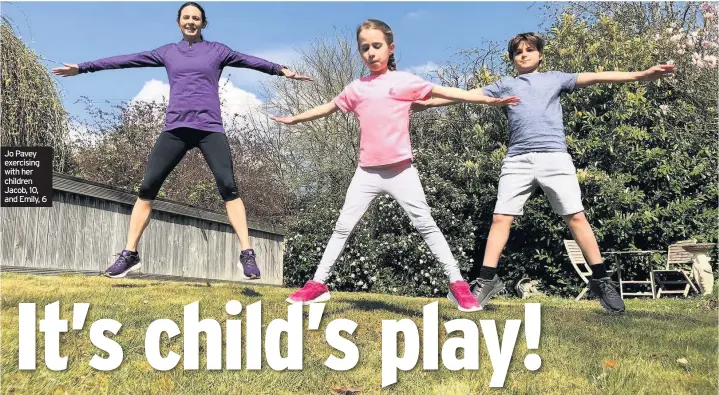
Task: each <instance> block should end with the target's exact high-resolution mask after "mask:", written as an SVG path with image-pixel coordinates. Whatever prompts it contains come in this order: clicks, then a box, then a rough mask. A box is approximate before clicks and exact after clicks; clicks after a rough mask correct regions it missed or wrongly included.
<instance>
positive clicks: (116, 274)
mask: <svg viewBox="0 0 719 395" xmlns="http://www.w3.org/2000/svg"><path fill="white" fill-rule="evenodd" d="M139 268H140V255H139V254H138V253H137V252H134V253H133V252H131V251H128V250H122V252H121V253H120V256H119V257H118V258H117V260H116V261H115V263H113V264H112V265H111V266H110V267H108V268H107V269H106V270H105V272H104V273H103V275H105V276H106V277H110V278H120V277H125V276H126V275H127V273H129V272H131V271H134V270H137V269H139Z"/></svg>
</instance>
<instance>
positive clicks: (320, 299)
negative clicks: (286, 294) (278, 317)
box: [285, 292, 330, 305]
mask: <svg viewBox="0 0 719 395" xmlns="http://www.w3.org/2000/svg"><path fill="white" fill-rule="evenodd" d="M285 300H287V303H302V304H303V305H308V304H312V303H321V302H326V301H328V300H330V293H329V292H325V293H323V294H322V295H320V296H318V297H316V298H314V299H312V300H308V301H305V302H300V301H299V300H292V299H290V298H287V299H285Z"/></svg>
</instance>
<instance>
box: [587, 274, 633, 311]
mask: <svg viewBox="0 0 719 395" xmlns="http://www.w3.org/2000/svg"><path fill="white" fill-rule="evenodd" d="M617 288H618V287H617V284H616V283H615V282H613V281H612V280H611V279H610V278H609V277H602V278H600V279H594V278H593V279H591V280H589V290H590V291H592V293H593V294H594V295H596V296H597V297H599V304H601V305H602V307H604V309H605V310H607V311H608V312H610V313H617V314H619V313H623V312H624V300H622V297H621V295H619V290H618V289H617Z"/></svg>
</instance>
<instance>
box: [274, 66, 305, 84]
mask: <svg viewBox="0 0 719 395" xmlns="http://www.w3.org/2000/svg"><path fill="white" fill-rule="evenodd" d="M280 72H281V73H282V75H284V76H285V77H287V78H289V79H293V80H297V81H312V77H308V76H306V75H300V74H297V73H296V72H294V71H292V70H290V69H286V68H284V67H283V68H282V70H281V71H280Z"/></svg>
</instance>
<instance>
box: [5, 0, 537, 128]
mask: <svg viewBox="0 0 719 395" xmlns="http://www.w3.org/2000/svg"><path fill="white" fill-rule="evenodd" d="M181 4H182V2H30V3H22V2H20V3H6V2H3V6H2V13H3V15H5V16H8V17H10V18H12V20H13V21H14V23H15V26H16V29H17V31H18V32H19V34H20V35H21V36H22V38H23V40H24V41H25V42H26V43H27V45H28V46H29V47H30V48H32V49H33V50H35V51H36V52H37V53H38V54H39V55H41V56H42V57H43V58H45V59H48V61H46V62H45V64H46V66H47V67H48V69H51V68H53V67H57V66H59V64H57V63H53V61H56V62H66V63H80V62H83V61H88V60H95V59H99V58H103V57H108V56H113V55H121V54H128V53H134V52H140V51H144V50H149V49H153V48H157V47H160V46H162V45H165V44H167V43H170V42H177V41H179V40H180V39H181V35H180V31H179V29H178V27H177V24H176V23H175V19H176V17H177V9H178V7H179V6H180V5H181ZM200 4H202V5H203V7H204V8H205V11H206V12H207V18H208V20H209V22H210V25H209V27H208V28H207V29H206V30H205V31H204V35H205V38H206V39H207V40H211V41H219V42H222V43H224V44H226V45H228V46H230V47H231V48H233V49H234V50H236V51H239V52H244V53H247V54H250V55H255V56H260V57H264V58H266V59H268V60H271V61H274V62H277V63H287V62H291V61H292V60H293V59H295V58H296V57H297V54H296V51H295V49H296V48H301V47H305V46H306V45H307V44H308V43H310V42H312V41H313V40H314V39H317V38H319V37H323V36H331V35H333V34H334V33H335V29H340V30H343V31H352V30H354V28H355V27H356V26H357V24H359V23H360V22H362V21H363V20H365V19H367V18H377V19H381V20H383V21H385V22H387V23H388V24H389V25H390V26H391V27H392V29H393V31H394V32H395V41H396V44H397V54H398V63H399V68H400V69H406V68H409V67H413V68H421V67H423V66H426V65H430V66H431V65H433V64H437V65H441V64H442V63H444V62H446V61H449V60H451V59H452V58H453V56H454V55H455V54H456V53H457V51H459V50H461V49H471V48H474V47H478V46H480V45H481V44H482V42H483V40H499V41H502V42H506V41H507V40H508V39H509V38H511V37H512V36H513V35H514V34H516V33H519V32H525V31H533V30H537V29H538V27H539V26H540V24H541V22H542V13H541V10H540V7H541V5H542V4H544V3H541V2H505V3H500V2H451V3H441V2H391V3H380V2H367V3H360V2H281V3H278V2H204V3H203V2H200ZM223 75H224V76H226V77H227V76H228V75H229V78H230V81H231V83H232V89H233V91H234V94H235V96H236V97H238V98H240V99H239V100H250V101H257V100H258V99H256V98H254V96H253V94H259V93H260V89H259V83H260V82H261V81H262V80H263V79H264V78H270V77H265V76H264V75H263V74H261V73H258V72H255V71H251V70H239V69H232V68H228V69H225V73H224V74H223ZM58 79H59V80H60V83H61V86H62V95H63V102H64V104H65V108H66V109H67V110H68V111H69V112H70V114H71V115H73V116H76V117H79V118H81V119H84V118H85V116H86V114H85V108H84V105H81V104H74V102H75V101H76V100H77V99H78V98H80V97H81V96H87V97H89V98H90V99H91V100H92V101H93V102H97V103H98V104H99V105H100V106H104V105H102V104H100V103H101V102H103V101H105V100H110V101H111V102H112V103H118V104H119V103H120V101H121V100H125V101H130V100H131V99H133V98H137V97H145V96H147V97H153V95H155V96H156V95H157V94H158V93H157V92H159V91H162V90H163V88H164V89H167V86H164V87H163V83H166V82H167V75H166V73H165V71H164V69H162V68H144V69H127V70H111V71H104V72H98V73H93V74H85V75H80V76H76V77H70V78H58ZM153 80H154V81H153ZM150 81H153V83H149V82H150ZM141 92H142V94H140V93H141ZM138 95H139V96H138ZM242 97H244V99H241V98H242ZM247 97H249V99H247Z"/></svg>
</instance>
